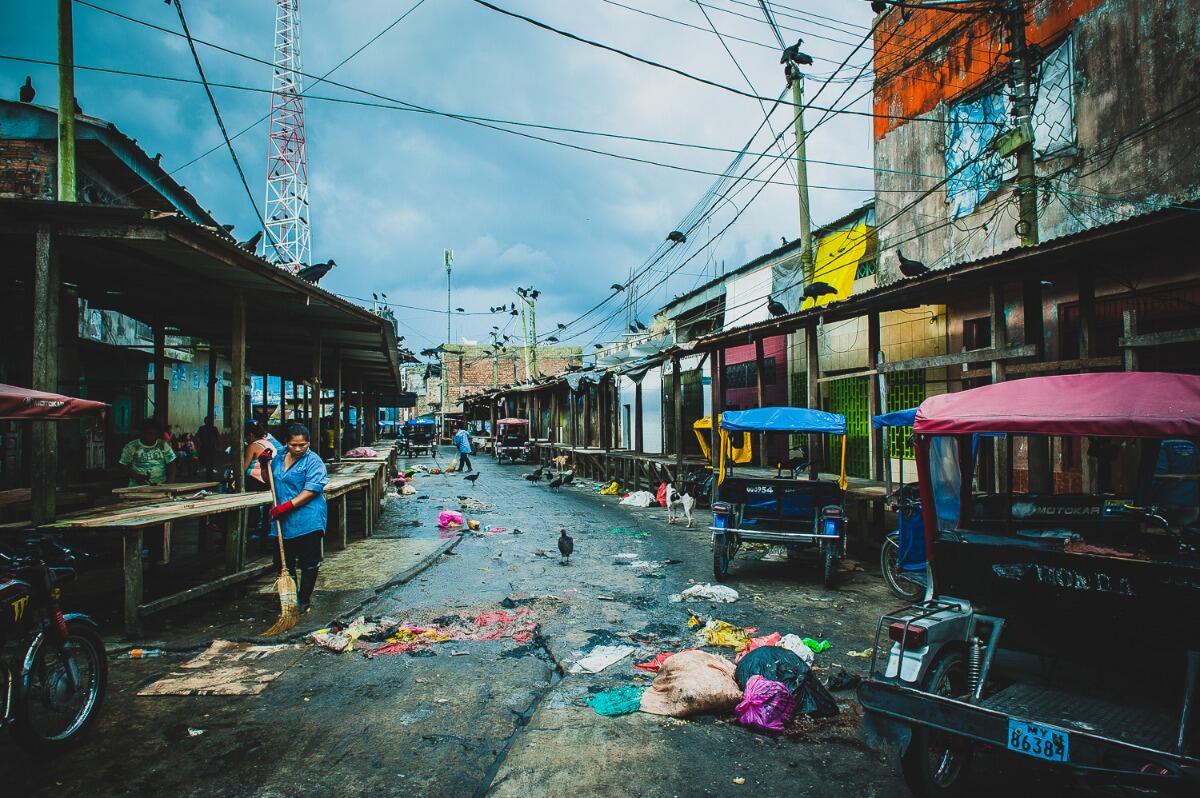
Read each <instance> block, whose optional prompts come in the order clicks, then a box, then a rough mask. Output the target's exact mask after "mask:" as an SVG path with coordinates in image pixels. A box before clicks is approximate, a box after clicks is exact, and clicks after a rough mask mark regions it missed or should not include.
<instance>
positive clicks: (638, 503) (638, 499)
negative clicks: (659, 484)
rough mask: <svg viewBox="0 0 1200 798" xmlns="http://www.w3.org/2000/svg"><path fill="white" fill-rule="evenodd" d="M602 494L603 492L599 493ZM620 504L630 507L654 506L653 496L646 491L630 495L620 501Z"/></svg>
mask: <svg viewBox="0 0 1200 798" xmlns="http://www.w3.org/2000/svg"><path fill="white" fill-rule="evenodd" d="M601 493H603V491H601ZM621 504H625V505H628V506H630V507H649V506H650V505H652V504H654V494H653V493H651V492H650V491H648V490H639V491H634V492H633V493H630V494H629V495H628V496H625V497H624V498H622V499H621Z"/></svg>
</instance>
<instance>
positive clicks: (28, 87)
mask: <svg viewBox="0 0 1200 798" xmlns="http://www.w3.org/2000/svg"><path fill="white" fill-rule="evenodd" d="M19 96H20V98H21V102H23V103H31V102H33V98H34V97H36V96H37V90H36V89H35V88H33V78H32V77H31V76H29V75H26V76H25V85H24V86H22V87H21V91H20V95H19Z"/></svg>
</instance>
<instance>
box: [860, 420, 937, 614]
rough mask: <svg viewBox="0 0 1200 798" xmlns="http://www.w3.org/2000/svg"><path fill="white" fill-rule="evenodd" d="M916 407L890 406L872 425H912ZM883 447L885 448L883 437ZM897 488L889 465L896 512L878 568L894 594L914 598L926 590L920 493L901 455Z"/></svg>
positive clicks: (890, 504) (885, 427) (890, 492)
mask: <svg viewBox="0 0 1200 798" xmlns="http://www.w3.org/2000/svg"><path fill="white" fill-rule="evenodd" d="M916 417H917V408H915V407H910V408H908V409H907V410H893V411H892V412H890V413H883V414H882V415H878V416H875V417H873V418H872V419H871V426H873V427H874V428H875V429H882V430H884V435H885V436H886V435H887V434H888V430H890V429H895V428H897V427H911V426H912V425H913V421H914V419H916ZM883 450H884V451H885V452H886V451H887V450H888V446H887V439H886V437H885V439H884V446H883ZM897 481H898V482H899V484H898V485H897V487H896V490H895V491H893V490H892V484H891V483H892V478H891V469H890V468H889V469H888V486H887V490H888V507H889V509H891V510H894V511H895V512H896V529H895V531H893V532H889V533H888V534H887V536H886V537H885V538H884V539H883V545H882V546H881V547H880V551H879V568H880V570H881V571H882V572H883V581H884V582H886V583H887V586H888V588H889V589H890V590H891V591H892V592H893V593H894V594H896V596H897V597H899V598H902V599H906V600H908V601H916V600H917V599H919V598H920V597H921V596H922V595H924V593H925V588H926V585H928V584H929V580H928V578H927V577H926V573H925V571H926V568H927V565H926V562H925V524H924V522H923V521H922V520H921V497H920V491H919V489H918V486H917V483H916V482H910V483H907V484H906V483H905V482H904V458H900V473H899V478H898V480H897Z"/></svg>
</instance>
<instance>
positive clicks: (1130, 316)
mask: <svg viewBox="0 0 1200 798" xmlns="http://www.w3.org/2000/svg"><path fill="white" fill-rule="evenodd" d="M1121 332H1122V336H1121V339H1120V340H1119V341H1118V342H1117V343H1118V344H1120V342H1121V341H1129V340H1131V339H1133V338H1135V337H1136V336H1137V311H1136V310H1126V311H1124V312H1123V313H1122V314H1121ZM1124 349H1125V352H1124V353H1123V357H1124V364H1125V370H1126V371H1137V367H1138V353H1137V348H1136V347H1133V346H1126V347H1124Z"/></svg>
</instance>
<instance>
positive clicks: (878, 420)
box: [871, 407, 917, 429]
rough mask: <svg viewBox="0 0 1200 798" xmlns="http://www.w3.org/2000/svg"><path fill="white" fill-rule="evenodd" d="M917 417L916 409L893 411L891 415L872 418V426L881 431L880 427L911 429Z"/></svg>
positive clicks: (886, 414)
mask: <svg viewBox="0 0 1200 798" xmlns="http://www.w3.org/2000/svg"><path fill="white" fill-rule="evenodd" d="M916 417H917V408H915V407H910V408H909V409H908V410H893V411H892V412H890V413H884V414H883V415H881V416H874V417H872V418H871V426H873V427H874V428H875V429H879V428H880V427H911V426H912V425H913V421H914V420H915V419H916Z"/></svg>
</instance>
